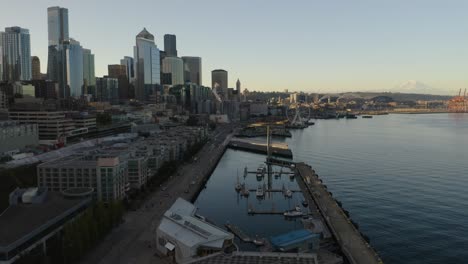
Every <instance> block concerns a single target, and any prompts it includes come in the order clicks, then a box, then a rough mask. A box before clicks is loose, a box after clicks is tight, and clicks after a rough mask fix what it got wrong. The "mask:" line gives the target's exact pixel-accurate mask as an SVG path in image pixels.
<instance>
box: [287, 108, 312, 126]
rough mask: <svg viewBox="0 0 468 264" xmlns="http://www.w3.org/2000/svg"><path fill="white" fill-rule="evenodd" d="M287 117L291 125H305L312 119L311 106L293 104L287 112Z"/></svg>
mask: <svg viewBox="0 0 468 264" xmlns="http://www.w3.org/2000/svg"><path fill="white" fill-rule="evenodd" d="M286 117H287V118H288V121H289V123H290V124H291V125H304V124H305V123H307V122H308V121H309V119H310V106H309V105H307V104H301V103H294V104H291V105H289V107H288V110H287V111H286Z"/></svg>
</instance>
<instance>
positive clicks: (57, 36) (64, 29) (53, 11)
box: [47, 6, 69, 46]
mask: <svg viewBox="0 0 468 264" xmlns="http://www.w3.org/2000/svg"><path fill="white" fill-rule="evenodd" d="M47 25H48V29H49V46H52V45H59V44H61V43H62V41H63V40H66V39H68V38H69V36H68V9H66V8H62V7H59V6H53V7H49V8H47Z"/></svg>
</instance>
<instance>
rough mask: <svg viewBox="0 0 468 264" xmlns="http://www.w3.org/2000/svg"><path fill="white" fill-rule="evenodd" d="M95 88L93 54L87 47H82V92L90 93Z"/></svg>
mask: <svg viewBox="0 0 468 264" xmlns="http://www.w3.org/2000/svg"><path fill="white" fill-rule="evenodd" d="M95 88H96V75H95V73H94V54H92V53H91V50H89V49H83V93H84V94H91V91H92V90H94V89H95Z"/></svg>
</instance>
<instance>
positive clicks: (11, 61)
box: [0, 27, 31, 81]
mask: <svg viewBox="0 0 468 264" xmlns="http://www.w3.org/2000/svg"><path fill="white" fill-rule="evenodd" d="M0 35H2V36H1V39H2V44H1V46H2V53H3V62H2V64H3V80H5V81H28V80H31V41H30V36H29V30H27V29H25V28H20V27H7V28H5V32H1V33H0Z"/></svg>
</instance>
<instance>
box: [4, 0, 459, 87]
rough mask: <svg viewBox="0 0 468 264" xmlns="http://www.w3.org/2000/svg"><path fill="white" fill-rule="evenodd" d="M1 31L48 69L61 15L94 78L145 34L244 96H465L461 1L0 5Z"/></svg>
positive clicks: (8, 0)
mask: <svg viewBox="0 0 468 264" xmlns="http://www.w3.org/2000/svg"><path fill="white" fill-rule="evenodd" d="M0 6H1V9H2V11H1V16H0V29H2V30H3V28H4V27H9V26H20V27H24V28H27V29H29V30H30V34H31V54H32V55H36V56H38V57H39V58H40V60H41V71H42V72H45V71H46V65H47V7H49V6H61V7H65V8H68V10H69V32H70V37H72V38H74V39H76V40H78V41H80V43H81V45H82V46H83V47H85V48H89V49H91V50H92V52H93V53H94V54H95V67H96V76H103V75H106V74H107V65H108V64H118V63H119V62H120V59H121V58H122V57H123V56H133V46H134V45H135V36H136V35H137V34H138V33H139V32H140V31H141V30H142V29H143V27H146V28H147V30H148V31H150V32H151V33H152V34H153V35H154V36H155V41H156V45H157V46H158V48H160V49H163V48H164V42H163V36H164V34H175V35H177V50H178V53H179V56H200V57H202V64H203V66H202V67H203V76H202V78H203V84H204V85H206V86H211V71H212V70H214V69H224V70H227V71H228V74H229V86H230V87H235V82H236V80H237V78H239V79H240V81H241V83H242V87H243V88H248V89H249V90H250V91H252V90H257V91H261V90H263V91H267V90H268V91H283V90H285V89H288V90H289V91H305V92H321V93H324V92H346V91H389V90H392V89H395V87H397V86H398V85H399V84H401V83H405V82H406V81H408V80H417V81H419V82H422V83H424V84H426V85H428V86H431V87H434V88H436V89H438V90H440V91H442V93H446V94H455V93H456V92H458V89H460V88H466V87H468V15H466V12H467V10H468V1H466V0H446V1H442V0H387V1H384V0H323V1H315V0H291V1H284V0H235V1H226V0H196V1H195V0H170V1H168V0H165V1H160V0H133V1H120V0H79V1H78V0H0Z"/></svg>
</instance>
